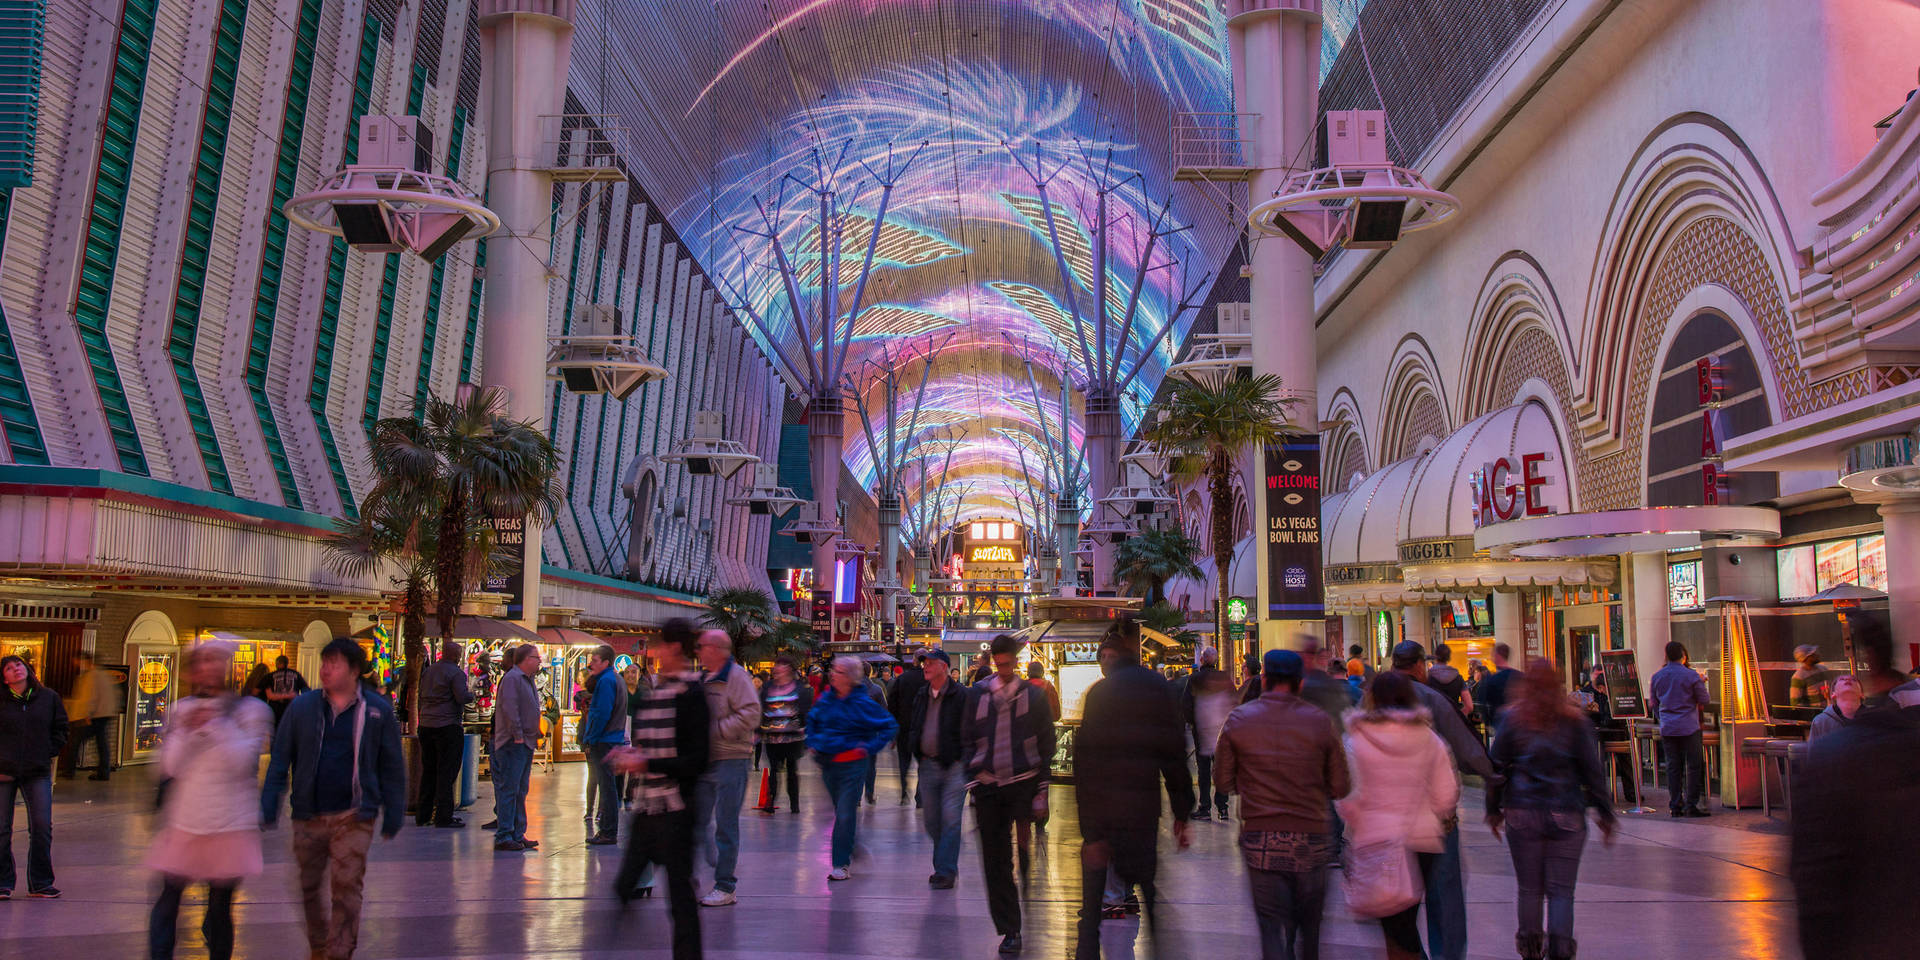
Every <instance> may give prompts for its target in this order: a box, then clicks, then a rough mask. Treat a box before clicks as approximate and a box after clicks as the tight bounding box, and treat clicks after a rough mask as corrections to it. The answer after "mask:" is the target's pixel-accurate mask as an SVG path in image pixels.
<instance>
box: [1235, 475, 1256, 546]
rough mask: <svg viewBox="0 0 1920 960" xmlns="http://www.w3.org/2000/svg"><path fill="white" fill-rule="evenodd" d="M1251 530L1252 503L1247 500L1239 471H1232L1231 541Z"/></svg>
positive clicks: (1244, 482)
mask: <svg viewBox="0 0 1920 960" xmlns="http://www.w3.org/2000/svg"><path fill="white" fill-rule="evenodd" d="M1252 531H1253V510H1252V504H1249V503H1248V502H1247V484H1246V481H1244V480H1243V479H1242V478H1241V475H1240V471H1238V470H1235V471H1234V472H1233V542H1235V543H1239V542H1240V540H1241V538H1243V537H1245V536H1246V535H1247V534H1249V533H1251V532H1252Z"/></svg>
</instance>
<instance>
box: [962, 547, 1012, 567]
mask: <svg viewBox="0 0 1920 960" xmlns="http://www.w3.org/2000/svg"><path fill="white" fill-rule="evenodd" d="M1020 559H1021V558H1020V547H1019V546H1018V545H1010V544H995V545H993V546H983V547H969V548H968V549H967V562H968V563H1019V562H1020Z"/></svg>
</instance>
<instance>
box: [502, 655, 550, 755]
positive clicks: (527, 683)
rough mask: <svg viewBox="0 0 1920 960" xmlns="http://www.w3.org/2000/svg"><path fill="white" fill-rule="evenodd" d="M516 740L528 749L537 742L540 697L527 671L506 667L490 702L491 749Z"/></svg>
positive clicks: (538, 735)
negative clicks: (491, 722)
mask: <svg viewBox="0 0 1920 960" xmlns="http://www.w3.org/2000/svg"><path fill="white" fill-rule="evenodd" d="M515 740H518V741H520V742H521V743H523V744H525V745H526V746H529V747H532V746H535V745H536V744H538V743H539V742H540V695H539V693H537V692H536V691H535V690H534V689H533V678H532V677H529V676H527V673H526V671H524V670H521V669H520V668H518V667H509V668H508V669H507V672H506V673H504V674H502V675H501V677H500V686H499V687H498V688H497V691H496V694H495V699H494V702H493V745H494V748H495V749H498V748H500V747H503V746H506V745H507V744H509V743H512V742H514V741H515Z"/></svg>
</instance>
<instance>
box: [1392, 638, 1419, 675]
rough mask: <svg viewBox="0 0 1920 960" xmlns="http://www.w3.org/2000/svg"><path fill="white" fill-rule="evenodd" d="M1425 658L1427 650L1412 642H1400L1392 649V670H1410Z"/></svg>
mask: <svg viewBox="0 0 1920 960" xmlns="http://www.w3.org/2000/svg"><path fill="white" fill-rule="evenodd" d="M1426 658H1427V649H1426V648H1425V647H1422V646H1421V645H1420V644H1418V643H1416V642H1414V641H1412V640H1402V641H1400V642H1399V643H1397V644H1395V645H1394V648H1393V668H1394V669H1395V670H1411V669H1413V668H1414V667H1415V666H1417V665H1418V664H1419V663H1420V661H1422V660H1425V659H1426Z"/></svg>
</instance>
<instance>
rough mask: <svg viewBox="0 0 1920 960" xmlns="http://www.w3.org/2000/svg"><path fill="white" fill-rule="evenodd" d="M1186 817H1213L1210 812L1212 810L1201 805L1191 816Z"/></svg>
mask: <svg viewBox="0 0 1920 960" xmlns="http://www.w3.org/2000/svg"><path fill="white" fill-rule="evenodd" d="M1188 819H1190V820H1212V819H1213V812H1212V811H1210V810H1208V809H1206V808H1205V807H1202V808H1200V809H1198V810H1195V811H1194V812H1193V816H1191V817H1189V818H1188Z"/></svg>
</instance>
